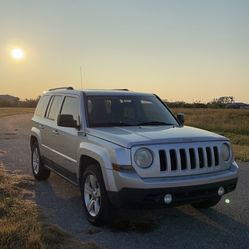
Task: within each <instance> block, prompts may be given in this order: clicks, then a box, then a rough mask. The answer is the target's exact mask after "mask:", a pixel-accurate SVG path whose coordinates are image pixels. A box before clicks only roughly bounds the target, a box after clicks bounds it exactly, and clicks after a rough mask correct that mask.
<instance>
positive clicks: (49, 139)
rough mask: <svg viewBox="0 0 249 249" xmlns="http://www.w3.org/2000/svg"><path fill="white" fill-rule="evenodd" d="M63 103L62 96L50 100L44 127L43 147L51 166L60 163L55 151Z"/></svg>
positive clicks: (46, 161) (45, 158) (47, 161)
mask: <svg viewBox="0 0 249 249" xmlns="http://www.w3.org/2000/svg"><path fill="white" fill-rule="evenodd" d="M62 102H63V96H62V95H54V96H52V98H51V99H50V102H49V105H48V108H47V110H46V113H45V122H44V125H43V135H42V147H43V149H44V151H45V153H43V155H44V160H45V163H46V164H49V166H51V165H53V164H54V163H55V162H56V161H58V153H57V151H56V149H55V141H56V139H57V136H58V133H57V117H58V114H59V112H60V110H61V105H62Z"/></svg>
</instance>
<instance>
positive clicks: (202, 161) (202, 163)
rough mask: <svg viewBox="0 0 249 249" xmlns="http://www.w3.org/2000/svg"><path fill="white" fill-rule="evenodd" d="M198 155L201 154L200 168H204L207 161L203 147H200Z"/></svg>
mask: <svg viewBox="0 0 249 249" xmlns="http://www.w3.org/2000/svg"><path fill="white" fill-rule="evenodd" d="M198 155H199V160H200V168H204V166H205V162H204V155H203V150H202V148H198Z"/></svg>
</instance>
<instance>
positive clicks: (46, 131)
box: [30, 87, 239, 225]
mask: <svg viewBox="0 0 249 249" xmlns="http://www.w3.org/2000/svg"><path fill="white" fill-rule="evenodd" d="M30 146H31V152H32V153H31V157H32V158H31V162H32V171H33V174H34V177H35V178H36V179H37V180H45V179H47V178H48V177H49V175H50V171H53V172H55V173H57V174H58V175H60V176H62V177H63V178H65V179H66V180H68V181H70V182H71V183H73V184H75V185H77V186H79V188H80V191H81V196H82V198H81V199H82V204H83V207H84V210H85V214H86V217H87V219H88V221H89V222H91V223H92V224H94V225H100V224H103V223H106V222H109V221H110V220H111V219H112V218H113V217H114V214H115V210H117V209H118V208H120V207H123V206H126V205H134V206H135V205H139V206H140V205H142V206H149V207H151V206H166V207H171V206H175V205H181V204H186V203H189V204H191V205H192V206H193V207H195V208H209V207H212V206H214V205H216V204H217V203H218V202H219V201H220V199H221V197H222V196H223V195H224V194H226V193H228V192H230V191H233V190H234V189H235V188H236V184H237V179H238V171H239V169H238V165H237V164H236V162H235V160H234V156H233V151H232V147H231V143H230V141H229V139H227V138H225V137H223V136H220V135H217V134H215V133H212V132H209V131H205V130H201V129H197V128H193V127H188V126H184V116H183V114H178V115H177V116H176V117H175V116H174V115H173V113H172V112H171V111H170V109H169V108H168V107H167V106H166V105H165V104H164V103H163V101H162V100H160V98H159V97H158V96H156V95H154V94H148V93H136V92H131V91H128V90H126V89H120V90H74V89H73V88H72V87H67V88H56V89H50V90H49V91H47V92H45V93H44V94H43V95H42V97H41V98H40V100H39V103H38V105H37V107H36V110H35V113H34V116H33V118H32V129H31V137H30Z"/></svg>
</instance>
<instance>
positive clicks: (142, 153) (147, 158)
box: [134, 148, 153, 168]
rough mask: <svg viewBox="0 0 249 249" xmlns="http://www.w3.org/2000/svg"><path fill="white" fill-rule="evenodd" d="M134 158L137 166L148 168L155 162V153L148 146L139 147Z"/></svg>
mask: <svg viewBox="0 0 249 249" xmlns="http://www.w3.org/2000/svg"><path fill="white" fill-rule="evenodd" d="M134 160H135V163H136V165H137V166H139V167H141V168H148V167H150V166H151V164H152V163H153V153H152V151H151V150H149V149H146V148H141V149H138V150H137V151H136V152H135V155H134Z"/></svg>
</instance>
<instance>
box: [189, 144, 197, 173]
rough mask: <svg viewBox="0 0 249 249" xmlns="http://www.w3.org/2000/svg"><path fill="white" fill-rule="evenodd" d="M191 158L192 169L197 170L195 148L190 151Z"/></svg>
mask: <svg viewBox="0 0 249 249" xmlns="http://www.w3.org/2000/svg"><path fill="white" fill-rule="evenodd" d="M189 156H190V165H191V169H195V168H196V160H195V150H194V149H193V148H191V149H189Z"/></svg>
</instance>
